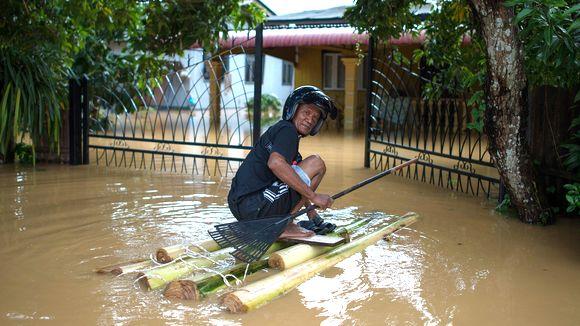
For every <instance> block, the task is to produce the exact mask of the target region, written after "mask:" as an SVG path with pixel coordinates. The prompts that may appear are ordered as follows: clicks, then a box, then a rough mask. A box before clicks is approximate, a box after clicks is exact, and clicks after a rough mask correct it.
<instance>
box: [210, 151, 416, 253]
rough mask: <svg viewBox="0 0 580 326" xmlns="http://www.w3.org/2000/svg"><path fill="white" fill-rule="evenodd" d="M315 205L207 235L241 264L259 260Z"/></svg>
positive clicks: (223, 227)
mask: <svg viewBox="0 0 580 326" xmlns="http://www.w3.org/2000/svg"><path fill="white" fill-rule="evenodd" d="M418 160H419V159H417V158H414V159H412V160H409V161H406V162H404V163H402V164H399V165H397V166H394V167H392V168H390V169H388V170H385V171H383V172H381V173H379V174H377V175H375V176H373V177H370V178H368V179H366V180H363V181H361V182H359V183H357V184H356V185H354V186H352V187H350V188H348V189H345V190H343V191H341V192H339V193H337V194H335V195H333V196H332V197H331V198H332V199H333V200H334V199H338V198H340V197H342V196H344V195H346V194H348V193H350V192H352V191H354V190H356V189H358V188H360V187H362V186H365V185H367V184H369V183H371V182H373V181H375V180H377V179H380V178H382V177H384V176H386V175H388V174H391V173H393V172H395V171H397V170H400V169H402V168H404V167H406V166H409V165H411V164H414V163H416V162H417V161H418ZM316 207H317V206H316V205H312V204H311V205H309V206H308V207H306V208H303V209H301V210H299V211H297V212H296V213H294V214H288V215H276V216H271V217H266V218H260V219H254V220H247V221H238V222H232V223H225V224H219V225H217V226H216V227H215V231H210V232H209V235H210V236H211V237H212V238H213V239H214V240H215V241H216V242H217V243H218V244H219V245H220V247H222V248H227V247H233V248H234V249H235V250H234V251H233V252H232V253H231V254H232V256H234V257H235V258H237V259H239V260H241V261H243V262H245V263H251V262H253V261H256V260H258V259H260V258H261V257H262V256H263V255H264V253H266V251H267V250H268V248H270V246H271V245H272V244H273V243H274V241H276V240H277V239H278V237H279V236H280V234H282V232H283V231H284V229H285V228H286V226H288V224H289V223H290V222H291V221H292V219H294V218H296V217H298V216H300V215H302V214H304V213H307V212H309V211H311V210H313V209H315V208H316Z"/></svg>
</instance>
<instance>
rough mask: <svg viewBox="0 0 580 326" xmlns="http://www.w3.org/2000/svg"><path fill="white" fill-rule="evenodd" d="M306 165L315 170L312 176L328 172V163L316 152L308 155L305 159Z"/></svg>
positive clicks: (312, 170)
mask: <svg viewBox="0 0 580 326" xmlns="http://www.w3.org/2000/svg"><path fill="white" fill-rule="evenodd" d="M303 162H304V165H305V167H306V168H307V169H308V170H310V171H311V172H313V173H312V174H313V175H312V177H313V176H314V175H317V174H324V173H325V172H326V164H325V163H324V160H323V159H322V157H320V155H318V154H314V155H310V156H308V157H307V158H306V159H304V160H303Z"/></svg>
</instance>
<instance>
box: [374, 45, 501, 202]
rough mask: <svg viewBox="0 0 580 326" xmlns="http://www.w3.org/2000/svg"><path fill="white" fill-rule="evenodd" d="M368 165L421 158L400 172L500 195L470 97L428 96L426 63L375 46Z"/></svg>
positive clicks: (383, 166)
mask: <svg viewBox="0 0 580 326" xmlns="http://www.w3.org/2000/svg"><path fill="white" fill-rule="evenodd" d="M369 57H370V58H371V59H372V60H369V67H368V69H369V71H368V73H369V74H368V75H369V80H370V87H369V88H368V90H367V92H368V93H367V105H368V108H367V117H366V120H367V130H366V151H365V152H366V153H365V155H366V157H365V166H366V167H369V166H373V167H374V168H376V169H381V170H385V169H388V168H390V167H392V166H394V165H397V164H399V163H401V162H402V161H405V160H408V159H410V158H412V157H419V158H420V159H421V160H420V162H419V164H417V165H416V166H410V167H408V168H407V169H406V170H402V171H400V172H399V174H400V175H404V176H405V177H407V178H411V179H415V180H420V181H422V182H426V183H430V184H434V185H438V186H441V187H445V188H449V189H454V190H457V191H460V192H464V193H470V194H473V195H485V196H488V197H489V196H496V195H497V194H498V192H499V176H498V173H497V170H496V169H495V168H494V166H493V162H492V159H491V156H490V154H489V152H488V143H487V137H486V136H485V134H482V133H479V132H478V131H476V130H472V129H470V128H468V124H469V123H470V122H472V118H471V108H470V107H469V106H468V105H467V104H466V101H465V99H464V98H441V99H439V100H425V99H423V98H422V96H421V92H422V87H423V85H424V84H425V82H427V80H426V79H425V78H423V77H421V69H420V68H421V67H418V66H415V65H412V64H405V63H402V62H401V61H400V60H396V57H395V55H394V53H393V51H392V49H390V48H388V47H385V46H381V47H378V46H376V45H375V44H374V42H372V41H371V42H370V45H369Z"/></svg>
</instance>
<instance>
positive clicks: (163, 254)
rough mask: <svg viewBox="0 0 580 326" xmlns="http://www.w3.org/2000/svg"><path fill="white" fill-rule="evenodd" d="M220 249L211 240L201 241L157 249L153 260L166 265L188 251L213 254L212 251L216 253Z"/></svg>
mask: <svg viewBox="0 0 580 326" xmlns="http://www.w3.org/2000/svg"><path fill="white" fill-rule="evenodd" d="M220 249H221V247H220V246H219V244H218V243H217V242H215V241H214V240H213V239H210V240H206V241H203V242H200V243H194V244H190V245H183V244H179V245H173V246H169V247H163V248H159V249H157V251H156V252H155V260H156V261H157V262H158V263H161V264H166V263H169V262H171V261H172V260H173V259H175V258H177V257H179V256H182V255H184V254H185V253H186V252H188V251H190V252H206V251H209V252H213V251H217V250H220Z"/></svg>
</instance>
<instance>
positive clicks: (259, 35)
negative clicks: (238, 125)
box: [252, 24, 264, 146]
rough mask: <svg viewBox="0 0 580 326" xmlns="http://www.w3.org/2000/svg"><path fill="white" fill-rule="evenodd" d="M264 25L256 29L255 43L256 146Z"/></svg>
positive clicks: (258, 130) (260, 100)
mask: <svg viewBox="0 0 580 326" xmlns="http://www.w3.org/2000/svg"><path fill="white" fill-rule="evenodd" d="M263 31H264V25H263V24H260V25H258V26H257V27H256V38H255V43H254V123H253V130H252V142H253V145H254V146H255V145H256V143H257V142H258V139H260V135H261V134H262V133H261V129H262V61H263V59H264V58H263V56H262V45H263Z"/></svg>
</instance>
